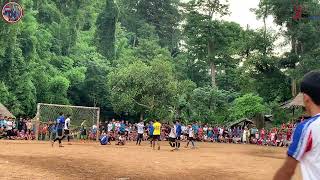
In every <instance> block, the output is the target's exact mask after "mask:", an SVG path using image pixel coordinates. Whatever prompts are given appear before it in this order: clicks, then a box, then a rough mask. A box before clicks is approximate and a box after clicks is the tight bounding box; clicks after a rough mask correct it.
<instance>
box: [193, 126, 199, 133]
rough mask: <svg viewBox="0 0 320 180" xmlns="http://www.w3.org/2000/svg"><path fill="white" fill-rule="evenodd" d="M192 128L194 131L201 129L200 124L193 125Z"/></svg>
mask: <svg viewBox="0 0 320 180" xmlns="http://www.w3.org/2000/svg"><path fill="white" fill-rule="evenodd" d="M192 129H193V131H194V133H196V134H197V133H198V129H199V126H198V125H192Z"/></svg>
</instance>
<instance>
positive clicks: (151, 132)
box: [148, 125, 154, 135]
mask: <svg viewBox="0 0 320 180" xmlns="http://www.w3.org/2000/svg"><path fill="white" fill-rule="evenodd" d="M148 129H149V135H153V130H154V128H153V125H149V127H148Z"/></svg>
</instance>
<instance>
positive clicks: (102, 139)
mask: <svg viewBox="0 0 320 180" xmlns="http://www.w3.org/2000/svg"><path fill="white" fill-rule="evenodd" d="M99 141H100V144H101V145H110V144H111V143H110V137H109V135H108V134H107V133H106V132H105V131H103V132H102V134H101V136H100V138H99Z"/></svg>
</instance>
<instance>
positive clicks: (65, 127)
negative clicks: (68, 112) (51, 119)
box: [64, 118, 70, 130]
mask: <svg viewBox="0 0 320 180" xmlns="http://www.w3.org/2000/svg"><path fill="white" fill-rule="evenodd" d="M69 128H70V118H67V119H66V121H65V122H64V129H66V130H69Z"/></svg>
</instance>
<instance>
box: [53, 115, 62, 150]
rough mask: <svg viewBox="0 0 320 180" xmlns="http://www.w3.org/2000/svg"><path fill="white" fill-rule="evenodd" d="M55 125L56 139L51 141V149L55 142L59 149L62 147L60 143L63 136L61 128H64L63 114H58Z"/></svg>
mask: <svg viewBox="0 0 320 180" xmlns="http://www.w3.org/2000/svg"><path fill="white" fill-rule="evenodd" d="M56 123H57V126H56V128H57V137H56V138H55V139H54V140H53V141H52V147H53V144H54V143H55V142H56V141H59V147H63V146H62V144H61V141H62V139H63V138H64V136H63V127H64V123H65V120H64V115H63V113H60V116H59V117H58V119H57V122H56Z"/></svg>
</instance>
